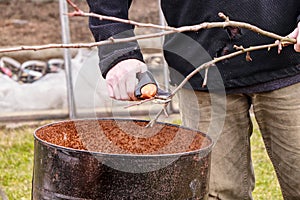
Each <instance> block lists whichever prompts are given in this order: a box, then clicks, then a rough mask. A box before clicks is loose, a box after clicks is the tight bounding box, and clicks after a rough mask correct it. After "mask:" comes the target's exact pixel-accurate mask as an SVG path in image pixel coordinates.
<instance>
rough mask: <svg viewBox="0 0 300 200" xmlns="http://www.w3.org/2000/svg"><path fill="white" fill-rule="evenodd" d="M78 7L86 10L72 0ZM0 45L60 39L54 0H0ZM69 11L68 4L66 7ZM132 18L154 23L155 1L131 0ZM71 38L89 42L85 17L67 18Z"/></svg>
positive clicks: (72, 40) (156, 19) (83, 4)
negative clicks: (36, 0) (35, 0)
mask: <svg viewBox="0 0 300 200" xmlns="http://www.w3.org/2000/svg"><path fill="white" fill-rule="evenodd" d="M74 2H75V3H76V4H77V5H78V7H79V8H80V9H82V10H84V11H88V6H87V3H86V1H84V0H74ZM0 10H1V12H0V19H1V20H0V27H1V29H0V38H1V39H0V47H7V46H20V45H41V44H50V43H60V42H61V26H60V18H59V3H58V1H53V2H48V3H37V2H32V1H29V0H10V1H5V2H0ZM69 11H72V8H71V7H69ZM130 16H131V19H133V20H138V21H141V22H152V23H158V19H159V17H158V16H159V15H158V5H157V1H153V0H151V1H149V0H134V1H133V5H132V7H131V10H130ZM70 32H71V42H73V43H77V42H92V41H93V37H92V35H91V33H90V31H89V29H88V19H87V18H83V17H73V18H70Z"/></svg>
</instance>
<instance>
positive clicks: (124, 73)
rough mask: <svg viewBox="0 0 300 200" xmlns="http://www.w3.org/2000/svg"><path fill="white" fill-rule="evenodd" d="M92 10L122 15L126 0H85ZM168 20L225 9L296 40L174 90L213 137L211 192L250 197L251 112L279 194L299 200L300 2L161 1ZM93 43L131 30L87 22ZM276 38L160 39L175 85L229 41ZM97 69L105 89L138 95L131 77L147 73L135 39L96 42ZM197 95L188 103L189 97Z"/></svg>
mask: <svg viewBox="0 0 300 200" xmlns="http://www.w3.org/2000/svg"><path fill="white" fill-rule="evenodd" d="M87 2H88V4H89V7H90V11H91V12H93V13H98V14H103V15H108V16H114V17H119V18H123V19H128V9H129V7H130V5H131V0H127V1H126V0H101V1H100V0H87ZM161 8H162V11H163V13H164V16H165V19H166V21H167V23H168V25H169V26H172V27H181V26H187V25H194V24H199V23H202V22H217V21H222V19H220V18H219V17H218V13H219V12H223V13H224V14H225V15H227V16H229V18H230V19H232V20H235V21H244V22H248V23H250V24H253V25H256V26H258V27H260V28H262V29H264V30H268V31H270V32H274V33H277V34H279V35H282V36H285V35H288V36H289V37H291V38H294V39H296V40H297V43H296V44H295V45H289V46H287V47H284V49H283V50H282V51H281V53H280V54H278V51H277V49H276V48H274V49H270V50H269V51H267V50H258V51H254V52H252V53H251V61H249V59H248V60H247V59H245V55H240V56H236V57H234V58H231V59H228V60H224V61H222V62H219V63H217V65H216V66H214V67H212V68H210V70H209V73H208V82H207V87H203V86H202V84H203V81H204V75H203V74H204V73H203V72H200V73H198V74H197V75H195V76H193V77H192V78H191V79H190V80H189V83H188V84H186V86H185V87H184V88H183V89H182V90H181V91H180V92H179V95H178V96H179V104H180V110H181V115H182V122H183V124H184V125H185V126H189V127H191V128H197V129H199V130H202V131H203V132H207V133H208V134H209V135H212V137H213V138H214V139H215V141H216V144H215V146H214V150H213V151H212V161H211V162H212V163H211V179H210V189H209V198H211V199H230V200H232V199H252V194H251V193H252V191H253V189H254V184H255V181H254V173H253V168H252V161H251V153H250V152H251V147H250V136H251V134H252V122H251V118H250V108H251V107H252V108H253V112H254V115H255V118H256V120H257V122H258V125H259V128H260V131H261V133H262V136H263V139H264V143H265V146H266V149H267V151H268V154H269V157H270V158H271V161H272V163H273V165H274V168H275V171H276V174H277V177H278V181H279V184H280V186H281V190H282V194H283V197H284V198H285V199H300V143H299V142H300V120H299V119H300V98H299V95H300V83H299V82H300V56H299V53H298V52H300V34H299V32H300V1H299V0H290V1H280V0H272V1H270V0H252V1H246V0H241V1H235V2H233V1H214V2H211V1H201V0H185V1H179V0H161ZM89 25H90V26H89V27H90V30H91V32H92V33H93V35H94V38H95V40H96V41H101V40H106V39H108V38H109V37H114V38H125V37H130V36H133V35H134V33H133V29H134V27H133V26H132V25H130V24H123V23H118V22H112V21H105V20H104V21H100V20H99V19H97V18H90V21H89ZM273 42H274V39H272V38H269V37H266V36H263V35H259V34H257V33H255V32H253V31H250V30H246V29H240V28H236V27H227V28H224V29H221V28H214V29H206V30H200V31H197V32H185V33H182V34H172V35H168V36H166V38H165V43H164V56H165V59H166V61H167V63H168V65H169V68H170V78H171V83H172V84H173V85H178V84H180V83H181V81H182V80H183V79H184V77H186V76H187V75H188V74H189V73H190V72H191V71H192V70H194V69H195V67H198V66H199V65H201V64H203V63H204V62H206V61H209V60H211V59H212V58H214V57H220V56H222V55H226V54H228V53H231V52H233V51H235V50H234V48H233V45H238V46H243V47H249V46H255V45H261V44H270V43H273ZM99 58H100V63H99V66H100V70H101V72H102V75H103V77H104V78H105V79H106V82H107V85H108V91H109V95H110V97H112V98H115V99H119V100H136V97H135V96H134V88H135V84H136V74H137V73H140V72H145V71H147V66H146V65H145V63H144V61H143V56H142V54H141V51H140V49H139V46H138V43H137V42H127V43H121V44H113V45H105V46H100V47H99ZM193 99H194V100H193Z"/></svg>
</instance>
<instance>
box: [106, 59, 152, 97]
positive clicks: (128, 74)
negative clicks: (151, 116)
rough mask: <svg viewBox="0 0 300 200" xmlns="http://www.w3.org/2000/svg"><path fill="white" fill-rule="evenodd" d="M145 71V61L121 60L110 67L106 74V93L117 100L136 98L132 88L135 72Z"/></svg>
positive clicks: (134, 83) (133, 87)
mask: <svg viewBox="0 0 300 200" xmlns="http://www.w3.org/2000/svg"><path fill="white" fill-rule="evenodd" d="M145 71H147V66H146V64H145V63H143V62H141V61H139V60H136V59H128V60H123V61H121V62H119V63H118V64H116V65H115V66H114V67H113V68H112V69H110V70H109V71H108V73H107V75H106V83H107V88H108V93H109V96H110V97H111V98H114V99H117V100H137V98H136V97H135V96H134V90H135V86H136V83H137V79H136V74H137V73H143V72H145Z"/></svg>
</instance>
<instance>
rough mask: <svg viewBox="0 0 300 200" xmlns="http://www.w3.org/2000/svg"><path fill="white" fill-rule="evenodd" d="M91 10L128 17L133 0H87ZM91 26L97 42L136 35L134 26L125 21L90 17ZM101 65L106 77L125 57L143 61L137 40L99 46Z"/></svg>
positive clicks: (123, 17) (102, 13)
mask: <svg viewBox="0 0 300 200" xmlns="http://www.w3.org/2000/svg"><path fill="white" fill-rule="evenodd" d="M87 3H88V5H89V8H90V12H92V13H97V14H101V15H107V16H112V17H118V18H122V19H128V10H129V7H130V5H131V0H87ZM89 28H90V30H91V32H92V34H93V36H94V39H95V41H96V42H98V41H101V40H107V39H108V38H110V37H113V38H114V39H117V38H126V37H132V36H134V31H133V29H134V26H132V25H130V24H125V23H119V22H113V21H107V20H100V19H98V18H94V17H90V18H89ZM98 54H99V59H100V62H99V67H100V70H101V73H102V76H103V77H104V78H105V77H106V74H107V72H108V71H109V69H111V68H112V67H113V66H114V65H116V64H117V63H118V62H120V61H122V60H125V59H131V58H134V59H138V60H140V61H143V56H142V54H141V52H140V49H139V45H138V43H137V41H132V42H126V43H116V44H108V45H102V46H99V47H98Z"/></svg>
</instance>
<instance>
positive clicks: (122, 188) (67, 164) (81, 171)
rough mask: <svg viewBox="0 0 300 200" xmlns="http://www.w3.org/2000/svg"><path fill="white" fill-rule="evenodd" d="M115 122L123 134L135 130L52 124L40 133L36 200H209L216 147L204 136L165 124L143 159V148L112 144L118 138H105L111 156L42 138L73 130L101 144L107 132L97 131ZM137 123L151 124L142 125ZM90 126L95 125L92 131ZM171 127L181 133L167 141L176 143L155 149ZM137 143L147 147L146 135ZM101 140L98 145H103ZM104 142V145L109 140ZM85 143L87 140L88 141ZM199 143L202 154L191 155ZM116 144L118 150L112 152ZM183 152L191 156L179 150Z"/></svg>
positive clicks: (36, 148)
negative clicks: (164, 132)
mask: <svg viewBox="0 0 300 200" xmlns="http://www.w3.org/2000/svg"><path fill="white" fill-rule="evenodd" d="M109 120H113V121H115V122H116V123H117V124H118V123H119V122H120V123H121V125H120V126H121V127H120V129H123V127H122V126H123V125H124V124H129V125H130V123H129V122H131V120H126V119H125V120H123V119H118V120H116V119H97V120H72V121H62V122H57V123H53V124H48V125H45V126H42V127H40V128H38V129H37V130H36V131H35V133H34V138H35V142H34V169H33V180H32V199H33V200H46V199H47V200H48V199H51V200H55V199H59V200H61V199H70V200H71V199H72V200H83V199H85V200H86V199H97V200H120V199H141V200H142V199H151V200H168V199H170V200H171V199H172V200H174V199H176V200H177V199H178V200H187V199H189V200H196V199H197V200H198V199H206V198H207V193H208V179H209V173H210V156H211V153H210V152H211V148H212V146H213V141H212V140H211V138H210V137H209V136H207V135H206V134H204V133H201V132H198V131H192V130H190V129H187V128H184V127H179V126H176V125H172V124H166V123H159V126H160V127H159V128H158V129H157V130H155V132H156V133H154V134H153V135H151V136H149V137H148V138H147V142H148V143H149V144H150V146H149V148H150V147H151V148H153V149H154V150H153V151H152V152H141V153H138V152H136V149H138V148H137V147H136V148H132V152H130V151H128V149H127V150H126V149H124V148H123V149H122V146H120V145H117V142H116V141H115V140H114V138H109V137H117V136H114V135H113V134H112V135H110V136H108V135H105V137H106V138H107V137H108V138H109V139H107V143H109V144H105V143H103V141H102V144H103V145H104V146H105V145H106V146H107V148H108V149H110V150H109V151H107V152H97V151H95V149H93V150H91V149H88V150H87V149H83V150H82V149H74V148H70V147H64V146H60V145H57V144H53V143H51V142H49V141H45V140H43V139H41V138H40V137H39V135H41V133H42V134H49V131H50V132H51V131H52V133H51V134H56V133H57V132H59V131H58V130H60V129H61V130H62V132H64V131H65V130H66V127H68V128H69V129H76V131H74V132H76V133H78V135H80V137H85V136H84V134H85V133H84V132H95V138H97V137H98V136H99V132H104V131H103V127H100V128H99V130H101V131H99V130H96V129H97V126H95V125H99V124H101V123H102V122H108V121H109ZM135 122H147V121H141V120H136V121H135ZM122 123H123V124H122ZM89 124H92V125H91V126H89ZM71 125H72V126H71ZM99 126H101V125H99ZM53 127H55V131H54V130H53ZM95 127H96V128H95ZM165 127H166V128H170V127H171V128H174V127H175V129H174V130H176V131H175V132H176V133H168V134H169V135H168V137H167V138H169V137H170V138H171V139H169V140H168V141H167V142H165V143H164V144H163V145H162V146H160V147H159V148H156V149H155V148H154V147H156V146H155V145H156V144H155V142H156V141H160V138H159V134H162V133H160V131H161V130H164V129H165ZM162 128H163V129H162ZM90 129H93V130H90ZM94 129H95V130H94ZM134 129H136V128H134ZM134 129H133V130H134ZM170 130H172V129H170ZM138 131H139V129H137V132H138ZM80 132H81V133H80ZM96 132H97V133H96ZM97 134H98V135H97ZM135 134H138V133H135ZM184 134H190V135H187V136H185V135H184ZM192 135H193V136H192ZM50 136H51V135H50ZM191 136H192V137H191ZM124 137H125V136H124ZM134 137H135V141H136V140H142V141H145V138H142V136H141V135H135V136H134ZM95 138H94V140H97V139H95ZM99 138H101V139H102V140H103V137H99ZM136 138H137V139H136ZM187 138H189V139H187ZM63 139H66V138H62V140H63ZM81 139H82V140H84V138H81ZM198 139H201V140H203V141H202V142H201V145H198V147H197V145H196V149H195V148H194V149H189V148H190V146H191V144H193V145H194V147H195V144H200V143H197V142H198V141H197V140H198ZM163 140H164V141H165V140H166V139H165V138H164V139H163ZM183 140H190V141H187V142H186V141H183ZM119 142H121V143H120V144H121V145H123V144H125V145H127V147H128V145H129V146H130V145H136V142H135V143H134V142H133V141H131V140H128V139H126V140H125V139H124V138H121V140H120V141H119ZM126 142H127V144H126ZM185 142H186V144H187V146H188V148H186V147H183V148H182V146H185V144H184V143H185ZM111 143H113V147H110V146H112V144H111ZM177 147H178V148H182V149H185V150H184V151H182V149H179V150H178V149H177V150H176V148H177ZM141 148H143V147H141ZM100 149H101V148H100ZM174 149H175V150H174ZM125 150H126V151H125Z"/></svg>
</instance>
